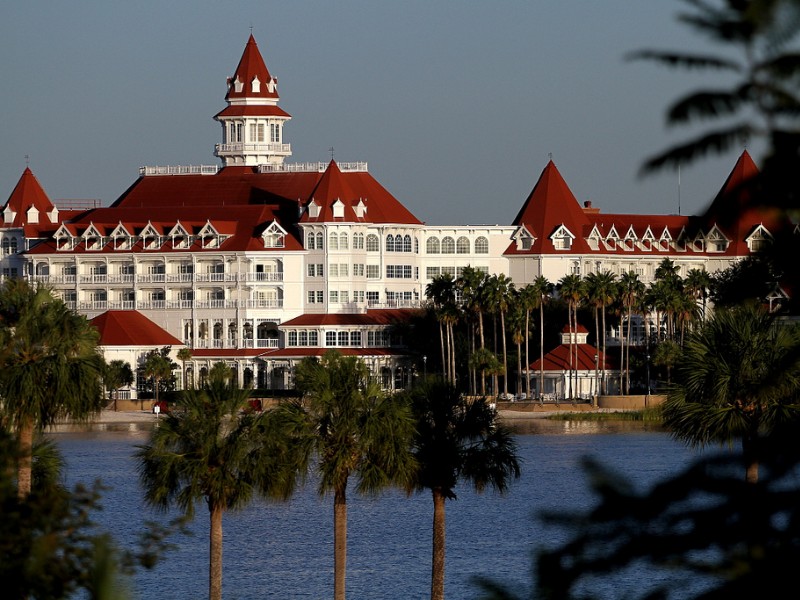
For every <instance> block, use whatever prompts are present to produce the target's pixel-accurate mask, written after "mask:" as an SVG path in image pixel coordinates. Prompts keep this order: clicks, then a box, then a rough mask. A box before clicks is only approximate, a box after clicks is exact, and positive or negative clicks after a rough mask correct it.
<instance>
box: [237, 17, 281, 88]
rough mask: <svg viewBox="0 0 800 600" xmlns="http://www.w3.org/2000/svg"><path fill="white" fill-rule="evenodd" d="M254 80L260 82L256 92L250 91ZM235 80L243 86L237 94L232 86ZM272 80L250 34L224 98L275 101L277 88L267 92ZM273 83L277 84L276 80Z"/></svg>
mask: <svg viewBox="0 0 800 600" xmlns="http://www.w3.org/2000/svg"><path fill="white" fill-rule="evenodd" d="M255 78H258V81H259V82H261V85H260V86H259V88H260V89H259V91H258V92H254V91H252V82H253V80H254V79H255ZM237 79H238V80H239V81H240V82H241V83H242V84H243V85H242V91H241V92H237V91H236V87H235V85H234V81H236V80H237ZM272 79H273V78H272V75H270V73H269V70H267V65H266V63H264V58H263V57H262V56H261V52H259V50H258V44H256V40H255V38H254V37H253V34H252V33H251V34H250V38H249V39H248V40H247V45H246V46H245V47H244V52H243V53H242V58H241V59H240V60H239V64H238V66H237V67H236V71H234V73H233V77H231V78H230V80H229V82H228V85H229V87H228V94H227V96H225V99H226V100H230V99H234V98H273V99H275V100H277V99H278V88H277V86H273V90H272V91H270V90H269V87H270V86H269V83H270V82H271V81H272ZM275 82H276V83H277V80H275Z"/></svg>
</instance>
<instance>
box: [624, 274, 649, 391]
mask: <svg viewBox="0 0 800 600" xmlns="http://www.w3.org/2000/svg"><path fill="white" fill-rule="evenodd" d="M644 292H645V285H644V283H642V282H641V281H640V280H639V276H638V275H637V274H636V273H634V272H633V271H628V272H627V273H623V274H622V275H621V276H620V278H619V297H620V300H621V301H622V307H623V311H624V312H625V313H627V333H626V334H624V335H622V336H621V337H622V343H621V344H620V350H621V360H620V372H619V389H620V393H626V394H627V393H628V392H629V391H630V381H631V375H630V354H631V324H632V321H633V313H634V310H635V308H636V306H637V304H638V302H639V301H640V300H641V298H642V296H643V295H644ZM622 329H623V325H620V333H622ZM626 340H627V353H626V348H625V346H626ZM626 356H627V360H626ZM623 374H624V379H623ZM623 381H625V382H626V384H627V385H625V386H624V387H623Z"/></svg>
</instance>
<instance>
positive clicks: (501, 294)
mask: <svg viewBox="0 0 800 600" xmlns="http://www.w3.org/2000/svg"><path fill="white" fill-rule="evenodd" d="M492 279H493V280H494V282H493V285H492V287H493V291H494V294H493V296H494V299H495V301H496V304H495V307H496V309H497V312H498V314H499V315H500V332H501V336H502V344H503V397H504V398H507V397H508V348H507V344H506V319H505V316H506V313H507V312H508V308H509V306H510V304H511V298H512V295H513V294H514V283H513V282H512V281H511V280H510V279H509V278H508V277H506V276H505V275H504V274H502V273H500V274H499V275H493V276H492Z"/></svg>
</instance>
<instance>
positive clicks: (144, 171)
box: [139, 165, 219, 176]
mask: <svg viewBox="0 0 800 600" xmlns="http://www.w3.org/2000/svg"><path fill="white" fill-rule="evenodd" d="M217 171H219V167H218V166H217V165H167V166H163V167H139V175H140V176H145V175H216V174H217Z"/></svg>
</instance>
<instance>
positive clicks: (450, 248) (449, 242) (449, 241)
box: [442, 236, 456, 254]
mask: <svg viewBox="0 0 800 600" xmlns="http://www.w3.org/2000/svg"><path fill="white" fill-rule="evenodd" d="M455 253H456V243H455V241H454V240H453V238H451V237H450V236H447V237H445V238H442V254H455Z"/></svg>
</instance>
